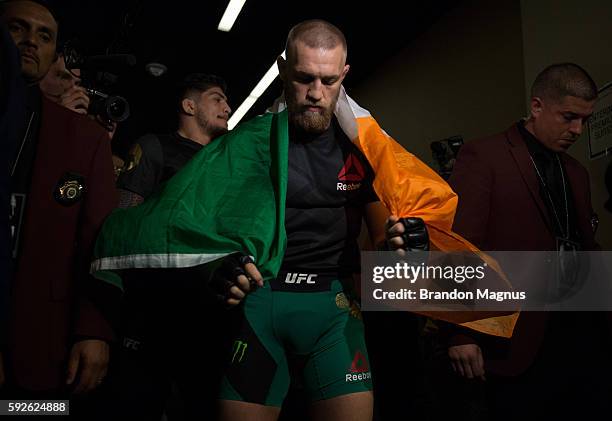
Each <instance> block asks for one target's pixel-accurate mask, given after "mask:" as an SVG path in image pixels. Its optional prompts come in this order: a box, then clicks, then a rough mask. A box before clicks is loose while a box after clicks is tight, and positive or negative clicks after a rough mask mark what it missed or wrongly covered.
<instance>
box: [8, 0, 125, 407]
mask: <svg viewBox="0 0 612 421" xmlns="http://www.w3.org/2000/svg"><path fill="white" fill-rule="evenodd" d="M0 19H2V21H3V22H4V23H5V24H6V26H7V28H8V30H9V33H10V35H11V37H12V38H13V41H14V42H15V44H16V45H17V48H18V50H19V53H20V57H21V66H22V75H23V78H24V79H25V81H26V84H27V85H28V88H27V91H28V92H27V106H26V110H27V112H26V117H27V118H26V120H25V121H24V122H23V127H22V130H21V135H20V136H19V137H18V140H19V141H18V144H17V148H16V149H17V150H16V153H15V154H14V156H13V157H12V160H11V165H10V172H11V174H10V175H11V200H10V202H11V203H10V210H9V213H10V215H9V216H10V223H11V233H12V250H11V251H12V258H13V261H14V271H13V273H12V275H11V277H10V282H11V308H10V315H9V332H8V346H6V348H5V349H1V350H0V351H1V353H0V355H1V356H4V363H5V364H4V368H5V370H6V382H7V384H6V385H5V387H4V394H5V395H6V396H7V397H10V398H28V397H30V398H48V399H57V398H60V397H63V398H66V396H68V392H74V393H77V394H78V393H83V392H87V391H90V390H92V389H94V388H95V387H96V386H97V385H98V384H100V383H101V382H102V380H103V378H104V376H105V374H106V367H107V364H108V355H109V346H108V342H109V341H111V340H112V338H113V332H112V330H111V328H110V326H109V324H108V323H107V321H106V320H105V319H104V318H103V317H102V315H101V313H100V311H99V310H98V308H97V307H96V306H94V304H93V303H92V301H91V300H90V299H89V298H88V294H87V292H86V289H87V285H88V267H89V261H90V253H91V251H92V248H93V244H94V240H95V237H96V234H97V231H98V229H99V227H100V226H101V224H102V222H103V220H104V218H105V217H106V215H107V214H108V213H110V211H111V210H112V209H113V208H114V207H115V206H116V203H117V198H116V191H115V188H114V179H113V168H112V161H111V151H110V144H109V142H108V137H107V135H106V133H105V132H104V130H103V129H102V128H100V127H99V126H98V124H97V123H96V122H94V121H91V120H89V119H88V118H86V117H84V116H81V115H79V114H77V113H75V112H73V111H70V110H68V109H66V108H64V107H61V106H60V105H57V104H54V103H52V102H51V101H49V100H47V99H45V98H44V97H42V95H41V93H40V90H39V88H38V82H39V81H40V80H41V79H42V78H43V77H44V75H45V74H46V72H47V71H48V70H49V67H50V66H51V63H52V62H53V61H54V58H55V47H56V39H57V29H58V25H57V22H56V20H55V18H54V16H53V15H52V13H51V12H50V10H49V9H48V8H47V7H46V6H45V5H44V4H43V3H40V2H34V1H28V0H12V1H8V2H5V3H3V4H2V8H1V9H0ZM2 334H3V335H4V334H5V332H2ZM89 419H91V418H89Z"/></svg>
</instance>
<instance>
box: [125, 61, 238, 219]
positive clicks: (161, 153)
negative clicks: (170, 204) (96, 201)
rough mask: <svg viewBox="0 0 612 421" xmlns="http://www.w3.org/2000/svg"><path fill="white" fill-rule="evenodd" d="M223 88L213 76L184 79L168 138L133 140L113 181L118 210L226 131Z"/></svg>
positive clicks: (133, 202) (149, 136)
mask: <svg viewBox="0 0 612 421" xmlns="http://www.w3.org/2000/svg"><path fill="white" fill-rule="evenodd" d="M226 89H227V88H226V84H225V82H224V81H223V80H222V79H221V78H219V77H217V76H214V75H206V74H201V73H194V74H190V75H188V76H187V77H185V79H184V80H183V82H182V84H181V86H180V89H179V103H178V129H177V130H176V131H175V132H173V133H171V134H168V135H153V134H147V135H145V136H143V137H141V138H140V139H138V140H137V141H136V144H135V145H134V146H133V147H132V149H131V150H130V157H129V159H128V162H127V164H126V168H125V170H124V173H123V174H122V175H121V176H120V177H119V179H118V180H117V187H118V188H119V189H120V190H119V192H120V204H119V207H122V208H125V207H130V206H134V205H137V204H139V203H141V202H142V201H143V200H144V199H145V198H147V196H149V195H150V194H151V193H152V192H153V191H154V190H155V189H156V188H157V186H159V185H160V184H161V183H163V182H164V181H167V180H168V179H169V178H171V177H172V176H173V175H174V174H176V173H177V172H178V171H179V170H180V169H181V168H182V167H183V166H184V165H185V164H186V163H187V162H188V161H189V160H190V159H191V157H193V156H194V155H195V154H196V153H197V152H198V151H199V150H200V149H202V147H204V146H206V145H207V144H209V143H210V142H211V141H213V139H215V138H216V137H218V136H220V135H222V134H224V133H226V132H227V120H228V119H229V115H230V113H231V111H232V110H231V108H230V107H229V105H228V104H227V97H226V95H225V91H226Z"/></svg>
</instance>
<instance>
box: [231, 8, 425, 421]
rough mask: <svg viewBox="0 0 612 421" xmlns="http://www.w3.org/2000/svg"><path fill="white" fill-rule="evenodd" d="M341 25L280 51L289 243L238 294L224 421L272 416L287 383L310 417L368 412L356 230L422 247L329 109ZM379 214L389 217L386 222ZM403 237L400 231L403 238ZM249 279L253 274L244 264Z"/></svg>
mask: <svg viewBox="0 0 612 421" xmlns="http://www.w3.org/2000/svg"><path fill="white" fill-rule="evenodd" d="M346 58H347V44H346V40H345V37H344V35H343V34H342V32H341V31H340V30H339V29H338V28H336V27H335V26H334V25H332V24H330V23H328V22H325V21H322V20H310V21H306V22H302V23H300V24H298V25H296V26H295V27H293V29H291V31H290V32H289V35H288V37H287V44H286V59H285V58H283V57H279V58H278V61H277V63H278V68H279V71H280V78H281V80H282V81H283V86H284V99H285V102H286V107H287V110H288V122H289V127H288V129H289V150H288V153H289V156H288V162H289V165H288V167H289V171H288V185H287V196H286V206H285V219H284V223H285V231H286V234H287V247H286V251H285V254H284V258H283V261H282V264H281V268H280V272H279V273H278V275H277V277H276V278H275V279H272V280H271V281H270V283H269V285H268V284H266V285H265V286H264V288H259V289H257V290H256V291H254V292H251V294H250V295H248V296H247V297H246V298H245V302H244V307H243V317H242V320H241V322H240V323H239V325H240V328H239V330H238V333H237V334H236V335H235V340H234V342H233V349H232V352H231V355H230V360H231V362H230V365H229V368H228V370H227V372H226V377H225V380H224V383H223V390H222V393H221V396H222V399H223V400H222V403H221V419H224V420H243V419H247V420H248V419H252V420H255V419H256V420H275V419H276V418H277V417H278V415H279V412H280V408H281V406H282V404H283V401H284V399H285V396H286V394H287V391H288V389H289V385H290V384H292V385H298V387H297V388H298V390H300V391H302V393H303V394H305V396H306V400H307V401H309V402H310V404H311V410H312V415H313V419H330V420H331V419H338V420H344V419H346V420H364V421H365V420H370V419H371V418H372V412H373V409H372V408H373V397H372V380H371V371H370V364H369V361H368V353H367V349H366V345H365V340H364V329H363V322H362V320H361V314H360V312H359V308H358V304H357V297H356V294H355V291H354V289H353V275H355V274H358V273H359V272H360V259H359V247H358V244H357V237H358V235H359V233H360V231H361V222H362V219H364V218H365V221H366V224H367V227H368V230H369V233H370V237H371V238H372V240H373V242H374V243H375V244H377V245H381V246H382V245H386V246H387V249H389V248H390V249H402V250H403V249H407V248H410V247H414V246H416V245H418V244H423V243H427V240H424V239H426V238H427V231H426V229H425V226H424V224H423V221H422V220H420V219H418V220H417V219H412V222H413V223H414V224H415V230H414V236H412V237H410V241H412V242H414V244H405V243H404V240H403V239H402V237H401V236H400V234H402V233H403V230H404V228H403V225H402V224H399V223H396V222H397V219H396V218H394V217H393V218H390V219H388V217H389V213H388V211H387V209H386V208H385V206H384V205H383V204H382V203H381V202H380V200H379V198H378V197H377V195H376V193H375V192H374V189H373V186H372V183H373V178H374V174H373V170H372V168H371V167H370V165H369V163H368V161H367V159H366V158H365V157H364V155H363V154H362V153H361V152H360V150H359V149H358V148H357V146H355V145H354V144H353V143H352V142H351V139H349V138H348V137H347V135H346V134H345V133H344V132H343V130H342V129H341V128H340V126H339V123H338V120H337V118H336V116H335V115H334V112H335V111H336V104H337V102H338V98H339V95H340V93H341V87H342V82H343V80H344V78H345V77H346V75H347V73H348V71H349V66H348V65H347V64H346ZM385 221H387V223H385ZM405 238H407V237H405ZM247 273H248V275H250V276H251V277H252V278H254V279H258V278H260V274H259V273H258V272H257V271H256V270H251V271H247Z"/></svg>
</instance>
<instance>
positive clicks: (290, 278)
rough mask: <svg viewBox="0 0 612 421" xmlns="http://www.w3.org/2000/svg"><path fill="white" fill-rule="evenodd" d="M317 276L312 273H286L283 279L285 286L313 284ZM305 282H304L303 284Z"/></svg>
mask: <svg viewBox="0 0 612 421" xmlns="http://www.w3.org/2000/svg"><path fill="white" fill-rule="evenodd" d="M316 277H317V275H315V274H313V273H310V274H309V273H288V274H287V277H286V278H285V283H286V284H302V283H306V284H314V283H315V278H316ZM304 281H306V282H304Z"/></svg>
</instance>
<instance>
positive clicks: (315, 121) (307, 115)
mask: <svg viewBox="0 0 612 421" xmlns="http://www.w3.org/2000/svg"><path fill="white" fill-rule="evenodd" d="M285 92H286V93H287V95H286V101H287V109H288V110H289V121H290V122H291V123H292V124H293V125H294V126H295V127H297V128H299V129H302V130H303V131H304V132H306V133H312V134H321V133H323V132H325V130H327V129H328V128H329V125H330V124H331V120H332V117H333V115H334V110H335V109H336V103H337V102H338V95H336V97H335V98H333V99H332V101H331V103H330V104H329V106H328V107H323V106H321V105H319V104H308V103H307V104H299V103H298V102H297V100H296V99H295V94H294V93H293V92H292V91H291V90H290V89H285ZM338 94H339V92H338ZM314 106H317V107H319V106H320V107H322V108H321V110H320V112H313V111H309V110H308V108H309V107H314Z"/></svg>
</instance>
